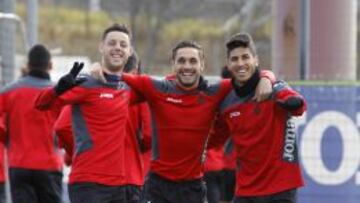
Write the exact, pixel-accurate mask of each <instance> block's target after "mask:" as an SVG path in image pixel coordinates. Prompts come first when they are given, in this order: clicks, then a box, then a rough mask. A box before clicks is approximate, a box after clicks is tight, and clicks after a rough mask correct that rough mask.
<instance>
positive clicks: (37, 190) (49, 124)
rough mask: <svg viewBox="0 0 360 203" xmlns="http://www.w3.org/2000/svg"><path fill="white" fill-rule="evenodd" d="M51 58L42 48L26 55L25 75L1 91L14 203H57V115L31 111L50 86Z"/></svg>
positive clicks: (59, 162) (59, 164)
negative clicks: (38, 97)
mask: <svg viewBox="0 0 360 203" xmlns="http://www.w3.org/2000/svg"><path fill="white" fill-rule="evenodd" d="M51 68H52V63H51V55H50V53H49V51H48V50H47V48H46V47H45V46H43V45H35V46H33V47H32V48H31V49H30V51H29V53H28V66H27V69H28V72H27V74H26V75H25V76H23V77H21V78H20V79H18V80H16V81H14V82H12V83H10V84H8V85H7V86H5V87H4V88H2V90H1V93H0V113H1V115H5V116H6V117H5V120H6V123H5V124H6V129H7V133H6V135H7V136H6V138H5V139H6V140H8V142H7V143H8V145H7V149H8V151H7V152H8V161H9V176H10V177H9V178H10V185H11V197H12V200H13V202H14V203H23V202H27V203H60V202H61V195H62V184H61V183H62V164H63V162H62V157H61V153H60V151H59V150H58V147H57V145H56V139H55V137H54V131H53V125H54V123H55V120H56V115H57V112H55V111H45V112H41V111H39V110H37V109H35V108H34V102H35V98H36V96H37V94H38V93H39V92H40V91H41V90H43V89H45V88H47V87H51V86H52V85H53V83H52V82H51V81H50V75H49V71H50V70H51Z"/></svg>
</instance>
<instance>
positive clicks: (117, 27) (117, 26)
mask: <svg viewBox="0 0 360 203" xmlns="http://www.w3.org/2000/svg"><path fill="white" fill-rule="evenodd" d="M114 31H116V32H123V33H125V34H127V35H129V38H130V39H131V32H130V29H129V28H128V27H127V26H126V25H123V24H121V25H120V24H118V23H115V24H113V25H111V26H110V27H108V28H106V29H105V30H104V32H103V35H102V39H103V40H104V39H105V38H106V35H107V34H108V33H110V32H114Z"/></svg>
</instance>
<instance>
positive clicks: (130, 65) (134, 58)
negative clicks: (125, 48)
mask: <svg viewBox="0 0 360 203" xmlns="http://www.w3.org/2000/svg"><path fill="white" fill-rule="evenodd" d="M135 67H138V69H140V59H139V56H138V55H137V53H136V52H135V51H133V53H132V54H131V56H129V58H128V60H127V62H126V64H125V66H124V70H123V71H124V72H125V73H129V72H131V71H132V70H134V68H135Z"/></svg>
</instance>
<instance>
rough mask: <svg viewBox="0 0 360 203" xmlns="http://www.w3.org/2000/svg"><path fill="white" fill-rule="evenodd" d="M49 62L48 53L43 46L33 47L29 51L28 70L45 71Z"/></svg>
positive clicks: (49, 56)
mask: <svg viewBox="0 0 360 203" xmlns="http://www.w3.org/2000/svg"><path fill="white" fill-rule="evenodd" d="M50 60H51V55H50V52H49V51H48V49H47V48H46V47H45V46H44V45H41V44H37V45H34V46H33V47H32V48H31V49H30V51H29V54H28V66H29V69H30V70H46V69H47V68H48V67H49V63H50Z"/></svg>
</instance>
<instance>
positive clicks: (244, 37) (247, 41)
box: [226, 33, 257, 57]
mask: <svg viewBox="0 0 360 203" xmlns="http://www.w3.org/2000/svg"><path fill="white" fill-rule="evenodd" d="M239 47H241V48H249V49H250V52H251V53H252V54H253V55H254V56H256V55H257V54H256V47H255V44H254V41H253V39H252V37H251V35H250V34H248V33H237V34H235V35H233V36H232V37H231V38H230V40H229V41H228V42H226V48H227V56H228V57H229V54H230V52H231V51H232V50H234V49H236V48H239Z"/></svg>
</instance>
